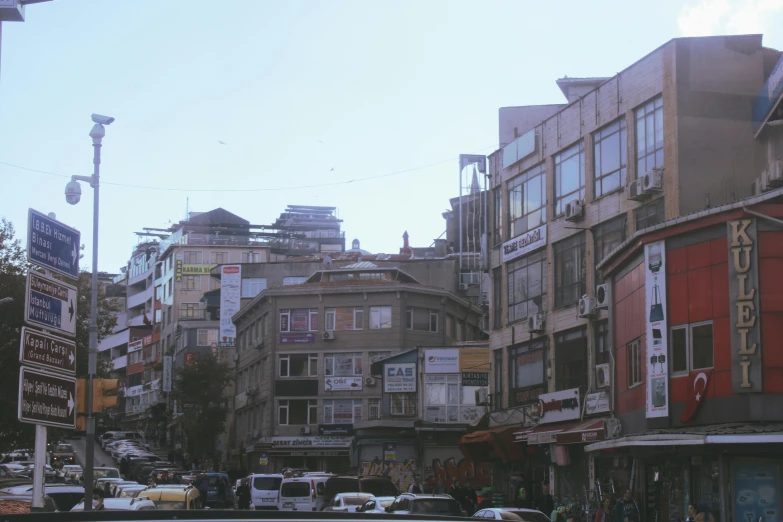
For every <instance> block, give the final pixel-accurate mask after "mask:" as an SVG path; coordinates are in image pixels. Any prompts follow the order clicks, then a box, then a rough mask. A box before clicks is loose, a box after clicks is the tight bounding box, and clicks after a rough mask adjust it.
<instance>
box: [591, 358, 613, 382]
mask: <svg viewBox="0 0 783 522" xmlns="http://www.w3.org/2000/svg"><path fill="white" fill-rule="evenodd" d="M611 383H612V377H611V375H610V374H609V363H604V364H596V365H595V387H596V388H608V387H609V385H610V384H611Z"/></svg>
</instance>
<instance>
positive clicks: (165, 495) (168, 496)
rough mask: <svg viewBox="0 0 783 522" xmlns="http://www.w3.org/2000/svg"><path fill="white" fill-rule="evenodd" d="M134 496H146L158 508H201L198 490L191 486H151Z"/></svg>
mask: <svg viewBox="0 0 783 522" xmlns="http://www.w3.org/2000/svg"><path fill="white" fill-rule="evenodd" d="M136 498H147V499H149V500H151V501H153V502H154V503H155V507H156V508H157V509H158V510H172V509H201V508H202V507H203V506H202V503H201V498H200V495H199V492H198V490H197V489H196V488H194V487H192V486H173V485H172V486H169V487H152V488H147V489H145V490H144V491H142V492H140V493H139V494H138V495H137V496H136Z"/></svg>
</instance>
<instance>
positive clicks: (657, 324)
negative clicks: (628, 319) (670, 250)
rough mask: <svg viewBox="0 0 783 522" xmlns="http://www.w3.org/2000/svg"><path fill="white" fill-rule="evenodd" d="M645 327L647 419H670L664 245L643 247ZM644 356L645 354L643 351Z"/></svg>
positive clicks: (656, 244)
mask: <svg viewBox="0 0 783 522" xmlns="http://www.w3.org/2000/svg"><path fill="white" fill-rule="evenodd" d="M644 273H645V284H644V293H645V307H644V314H645V319H646V323H647V329H646V332H647V346H646V348H647V349H646V354H647V358H646V363H647V364H642V365H641V366H642V367H645V366H646V367H647V408H646V410H647V418H648V419H651V418H658V417H668V416H669V350H668V338H669V335H668V331H669V330H668V328H667V326H666V325H667V322H668V319H667V317H666V315H667V313H668V312H667V310H668V309H667V307H666V242H665V241H656V242H654V243H650V244H647V245H645V246H644ZM643 353H644V351H643Z"/></svg>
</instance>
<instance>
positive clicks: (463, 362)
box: [459, 348, 490, 373]
mask: <svg viewBox="0 0 783 522" xmlns="http://www.w3.org/2000/svg"><path fill="white" fill-rule="evenodd" d="M489 353H490V352H489V348H462V349H461V350H460V351H459V371H460V372H462V373H464V372H487V373H489V371H490V364H489Z"/></svg>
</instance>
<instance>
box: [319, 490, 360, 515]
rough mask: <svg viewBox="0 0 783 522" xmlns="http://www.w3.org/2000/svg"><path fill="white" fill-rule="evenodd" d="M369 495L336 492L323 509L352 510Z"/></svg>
mask: <svg viewBox="0 0 783 522" xmlns="http://www.w3.org/2000/svg"><path fill="white" fill-rule="evenodd" d="M371 497H372V495H370V494H369V493H338V494H337V495H335V496H334V498H333V499H332V500H331V502H329V504H327V505H326V507H325V508H324V511H341V512H354V511H356V509H357V508H359V507H361V506H362V505H364V503H365V502H367V501H368V500H369V499H370V498H371Z"/></svg>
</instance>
